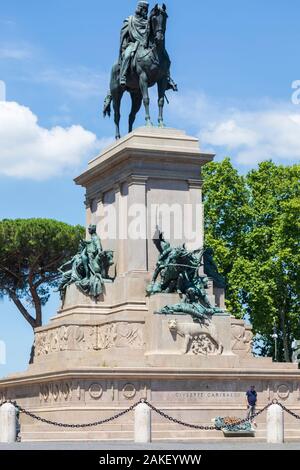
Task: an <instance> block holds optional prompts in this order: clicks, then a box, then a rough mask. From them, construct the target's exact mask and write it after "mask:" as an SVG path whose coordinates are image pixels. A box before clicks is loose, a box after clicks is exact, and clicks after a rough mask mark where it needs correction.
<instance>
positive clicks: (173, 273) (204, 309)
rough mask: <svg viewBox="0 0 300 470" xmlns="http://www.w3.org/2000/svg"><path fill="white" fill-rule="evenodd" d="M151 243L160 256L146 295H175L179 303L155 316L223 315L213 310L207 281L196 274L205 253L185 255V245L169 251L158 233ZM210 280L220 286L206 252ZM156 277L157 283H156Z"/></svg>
mask: <svg viewBox="0 0 300 470" xmlns="http://www.w3.org/2000/svg"><path fill="white" fill-rule="evenodd" d="M154 243H155V245H156V247H157V249H158V251H159V253H160V255H159V258H158V261H157V265H156V269H155V272H154V275H153V278H152V282H151V284H150V285H149V286H148V288H147V294H148V295H149V296H150V295H155V294H158V293H178V294H179V295H180V297H181V299H182V301H181V302H180V303H178V304H176V305H167V306H166V307H164V308H163V309H162V310H161V311H159V312H157V313H161V314H166V315H167V314H173V313H176V314H179V315H188V314H189V315H191V316H192V317H194V318H196V319H201V320H202V319H203V318H204V317H207V316H211V315H216V314H223V313H224V311H223V310H222V309H220V308H217V307H213V306H212V305H211V302H210V300H209V298H208V296H207V288H208V277H207V275H206V274H200V272H199V271H200V267H201V266H204V259H205V252H206V250H205V249H202V250H195V251H189V250H187V249H186V247H185V245H183V246H181V247H176V248H173V247H172V246H171V245H170V243H169V242H167V241H166V240H165V239H164V237H163V234H162V232H158V234H156V236H155V237H154ZM208 256H209V260H210V268H211V272H210V276H211V277H212V278H213V280H214V281H215V280H216V281H217V282H218V283H219V285H220V284H221V282H223V283H224V280H223V278H222V276H220V274H219V273H218V270H217V268H216V265H215V264H214V262H213V259H212V251H211V250H210V249H209V254H208ZM158 277H160V281H157V279H158Z"/></svg>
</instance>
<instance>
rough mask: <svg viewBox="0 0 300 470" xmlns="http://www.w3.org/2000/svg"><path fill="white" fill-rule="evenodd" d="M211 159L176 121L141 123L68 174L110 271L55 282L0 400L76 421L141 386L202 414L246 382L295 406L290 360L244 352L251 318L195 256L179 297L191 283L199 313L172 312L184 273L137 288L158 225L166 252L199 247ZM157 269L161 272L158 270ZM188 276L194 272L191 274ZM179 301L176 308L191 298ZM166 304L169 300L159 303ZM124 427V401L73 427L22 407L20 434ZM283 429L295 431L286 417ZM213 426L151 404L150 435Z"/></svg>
mask: <svg viewBox="0 0 300 470" xmlns="http://www.w3.org/2000/svg"><path fill="white" fill-rule="evenodd" d="M212 159H213V155H211V154H206V153H202V152H201V151H200V150H199V143H198V140H197V139H195V138H193V137H189V136H187V135H186V134H185V133H184V132H181V131H177V130H173V129H156V128H141V129H137V130H136V131H134V132H132V133H130V134H128V135H127V136H126V137H124V138H123V139H121V140H119V141H118V142H117V143H115V144H113V145H111V146H110V147H109V148H108V149H106V150H105V151H104V152H103V153H102V154H101V155H99V156H98V157H97V158H95V159H94V160H92V161H91V162H90V163H89V165H88V169H87V171H85V172H84V173H83V174H82V175H81V176H79V177H78V178H76V180H75V182H76V183H77V184H80V185H82V186H84V187H85V188H86V210H87V225H90V224H92V225H97V235H98V236H99V237H100V239H101V243H102V245H103V249H104V250H109V251H110V252H111V251H113V255H114V257H113V260H114V264H113V265H112V266H111V267H110V279H109V280H108V279H107V280H104V281H103V292H102V293H101V295H99V296H98V297H97V298H93V297H91V296H89V295H87V294H85V293H84V292H82V290H80V289H79V287H78V286H77V285H76V283H75V282H73V283H71V284H70V285H69V286H68V287H67V288H66V290H65V293H64V299H63V302H62V305H61V308H60V310H59V312H58V313H57V315H56V316H54V317H53V318H52V320H51V321H50V323H49V325H47V326H44V327H42V328H38V329H37V330H36V332H35V356H34V361H33V364H31V365H30V366H29V369H28V371H27V372H25V373H23V374H17V375H14V376H10V377H8V378H6V379H3V380H2V381H0V397H1V399H2V400H5V399H12V400H17V402H18V403H19V404H20V405H22V406H23V407H24V408H26V409H27V410H30V411H32V412H33V413H35V414H38V415H40V416H42V417H44V418H47V419H50V420H53V421H59V422H63V423H76V424H77V423H88V422H93V421H95V420H100V419H103V418H106V417H110V416H112V415H114V414H116V413H118V412H119V411H121V410H123V409H126V408H128V407H129V406H130V405H131V404H133V403H135V402H136V401H138V400H139V399H141V398H145V399H147V400H148V401H149V402H151V403H152V404H153V405H155V406H156V407H157V408H160V409H162V410H163V411H165V412H166V413H168V414H170V415H172V416H174V417H175V418H180V419H181V420H183V421H186V422H188V423H191V424H193V423H195V424H203V425H205V424H207V425H211V420H212V419H213V418H215V417H216V416H231V415H233V416H240V417H241V418H244V417H245V413H246V411H245V391H246V390H247V389H248V388H249V385H251V384H252V383H254V384H255V385H256V390H257V392H258V397H259V403H258V405H259V406H261V407H263V406H264V405H265V404H267V403H268V402H269V401H270V400H272V399H273V398H278V399H280V400H284V401H285V403H286V405H287V406H288V408H290V409H293V410H294V411H295V412H299V409H300V406H299V400H300V382H299V370H298V369H297V365H295V364H286V363H284V364H280V363H272V360H271V358H254V357H253V355H252V351H251V342H252V332H251V327H250V326H249V325H246V324H245V322H244V321H243V320H238V319H235V318H233V317H232V316H231V315H229V314H228V313H227V312H226V311H225V303H224V290H223V289H222V287H220V285H218V282H216V280H215V279H213V278H209V279H208V280H207V281H206V280H205V281H204V279H205V266H203V265H201V266H200V270H199V273H198V271H197V273H196V274H195V285H194V284H192V285H191V286H188V288H186V287H185V291H184V292H185V294H186V297H188V296H190V297H189V299H191V296H192V295H195V293H198V295H200V296H202V300H203V299H204V300H203V302H204V303H205V302H206V304H207V305H208V306H210V307H211V308H209V309H210V310H211V311H212V309H214V310H213V313H214V314H212V315H211V316H210V317H209V318H207V319H206V320H207V321H205V322H201V321H198V320H197V318H195V316H194V314H188V313H185V314H183V313H181V314H179V313H178V311H177V313H176V310H175V307H176V306H177V307H178V305H179V307H180V305H182V297H183V296H182V292H183V290H182V283H183V282H184V281H186V280H185V279H184V276H183V275H182V276H181V278H180V276H179V277H178V279H179V278H180V279H181V284H180V283H177V284H176V286H175V287H174V283H173V284H172V282H173V281H172V279H171V280H169V281H170V284H167V283H166V285H165V286H163V283H161V285H160V287H161V291H160V292H157V293H154V295H147V292H148V294H149V285H151V288H152V290H153V289H154V288H157V287H158V284H157V282H156V283H155V282H153V283H152V284H151V280H152V281H153V273H154V272H155V270H156V269H158V268H159V267H160V265H159V262H160V261H159V262H158V256H160V258H159V259H160V260H162V259H163V256H164V251H163V250H161V252H160V253H159V252H158V248H157V247H159V246H158V244H157V243H154V241H153V238H154V236H155V232H156V231H157V228H158V227H159V229H160V230H161V231H162V232H164V237H165V238H163V237H162V236H161V240H160V241H161V243H162V244H164V246H165V248H164V249H165V251H166V252H168V250H169V252H171V253H172V252H173V251H174V249H173V248H172V246H174V247H181V248H180V249H179V251H178V252H179V253H182V252H184V253H186V254H187V256H188V255H190V254H191V253H192V256H193V257H194V258H191V259H192V260H193V259H196V258H197V256H198V252H199V249H201V248H202V247H203V238H204V230H203V226H204V224H203V222H204V214H203V205H202V194H201V192H202V181H201V167H202V166H203V165H204V164H206V163H207V162H209V161H211V160H212ZM166 240H169V242H167V241H166ZM182 244H185V246H184V247H182ZM168 246H169V248H168ZM172 250H173V251H172ZM193 250H194V251H193ZM197 250H198V251H197ZM200 251H201V250H200ZM175 252H176V248H175ZM199 256H200V255H199ZM166 259H167V258H166ZM199 260H201V258H200V257H199ZM169 264H170V266H172V263H169ZM183 265H184V263H182V264H181V265H179V266H183ZM187 269H188V270H189V269H190V265H188V266H187ZM163 272H164V275H165V276H166V273H168V270H166V269H165V271H163ZM206 274H209V273H206ZM160 275H161V276H162V271H160ZM178 279H177V281H178ZM198 279H200V280H202V281H203V282H202V281H201V282H202V284H201V283H200V285H199V286H198V285H197V284H196V281H197V280H198ZM188 280H189V281H190V279H188ZM197 282H198V281H197ZM170 286H171V287H172V286H173V287H172V288H171V287H170ZM203 286H205V292H204V287H203ZM147 289H148V291H147ZM197 289H198V291H197ZM168 290H169V292H168ZM152 293H153V292H152ZM189 302H190V303H188V302H187V303H186V304H184V308H185V309H190V308H194V307H195V305H196V304H195V302H194V303H193V302H192V301H191V300H189ZM166 306H171V307H170V308H171V310H170V311H168V313H167V314H162V312H163V311H164V309H165V307H166ZM196 306H197V305H196ZM172 308H173V310H174V311H172ZM207 308H208V307H207ZM188 311H189V310H188ZM196 313H197V312H196ZM265 429H266V426H265V416H262V417H260V418H259V419H258V431H257V433H256V436H257V437H263V436H264V434H265ZM133 433H134V426H133V414H132V413H129V414H127V415H124V416H123V417H122V418H120V419H118V420H117V421H114V422H111V423H108V424H105V425H102V426H98V427H95V428H91V429H83V430H82V429H79V430H77V429H63V430H62V429H61V428H56V427H53V426H51V425H48V424H44V423H39V422H37V421H34V420H33V419H31V418H29V417H27V416H23V415H22V416H21V437H22V440H24V441H29V440H39V441H43V440H76V439H78V440H89V439H92V440H123V439H124V440H126V439H127V440H129V439H132V438H133ZM286 433H287V437H290V438H292V437H298V438H299V435H300V432H299V430H297V429H296V424H295V423H294V421H293V420H292V418H291V417H287V419H286ZM222 436H223V435H222V434H221V433H220V432H218V431H198V430H187V429H186V428H183V427H181V426H180V425H177V424H173V423H171V422H168V421H165V420H163V419H162V418H161V417H159V416H157V415H153V439H154V440H155V439H170V440H172V439H173V440H178V439H180V440H192V439H195V440H197V439H202V438H203V439H215V438H216V439H218V438H222Z"/></svg>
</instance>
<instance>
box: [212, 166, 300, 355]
mask: <svg viewBox="0 0 300 470" xmlns="http://www.w3.org/2000/svg"><path fill="white" fill-rule="evenodd" d="M299 176H300V166H299V165H294V166H277V165H275V164H274V163H273V162H271V161H268V162H263V163H261V164H260V165H259V167H258V169H255V170H252V171H250V172H249V173H248V174H247V175H246V176H245V177H243V176H241V175H239V174H238V173H237V171H236V170H235V169H234V168H233V166H232V165H231V163H230V160H229V159H225V160H224V161H223V162H221V163H211V164H209V165H207V166H206V168H204V171H203V177H204V181H205V183H204V190H205V196H204V201H205V210H206V217H207V219H206V244H207V245H211V246H212V247H213V248H214V250H215V253H216V260H217V261H218V263H219V266H220V268H221V272H222V273H223V274H224V275H225V276H226V281H227V292H226V295H227V299H228V301H227V302H228V303H227V308H228V310H229V311H230V312H231V313H232V314H233V315H235V316H237V317H241V316H244V315H245V314H247V315H248V316H249V318H250V320H251V322H252V324H253V328H254V332H255V333H259V334H260V335H261V338H262V340H263V348H262V353H263V354H266V355H269V354H273V350H272V349H273V341H272V338H271V335H272V332H273V330H272V329H273V325H274V324H275V325H276V326H277V329H278V332H279V348H278V351H279V356H278V358H277V359H278V360H285V361H287V362H288V361H290V359H291V352H292V349H291V346H292V341H293V339H294V338H299V337H300V330H299V326H300V325H299V314H300V296H299V293H300V286H299V282H300V272H299V265H300V246H299V240H300V187H299Z"/></svg>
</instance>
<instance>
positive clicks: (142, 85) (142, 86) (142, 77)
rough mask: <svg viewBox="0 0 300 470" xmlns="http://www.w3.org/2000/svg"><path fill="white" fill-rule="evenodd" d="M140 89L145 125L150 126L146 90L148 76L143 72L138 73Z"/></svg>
mask: <svg viewBox="0 0 300 470" xmlns="http://www.w3.org/2000/svg"><path fill="white" fill-rule="evenodd" d="M140 90H141V93H142V96H143V103H144V106H145V111H146V126H152V123H151V118H150V99H149V92H148V78H147V74H146V73H145V72H142V73H141V75H140Z"/></svg>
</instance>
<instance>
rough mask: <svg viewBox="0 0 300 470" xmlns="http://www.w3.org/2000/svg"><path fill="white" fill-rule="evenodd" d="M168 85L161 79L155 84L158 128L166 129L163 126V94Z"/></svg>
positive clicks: (165, 80) (164, 79)
mask: <svg viewBox="0 0 300 470" xmlns="http://www.w3.org/2000/svg"><path fill="white" fill-rule="evenodd" d="M167 86H168V83H167V79H166V78H163V79H162V80H160V81H159V82H158V84H157V88H158V109H159V114H158V127H162V128H163V127H166V126H165V124H164V105H165V94H166V89H167Z"/></svg>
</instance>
